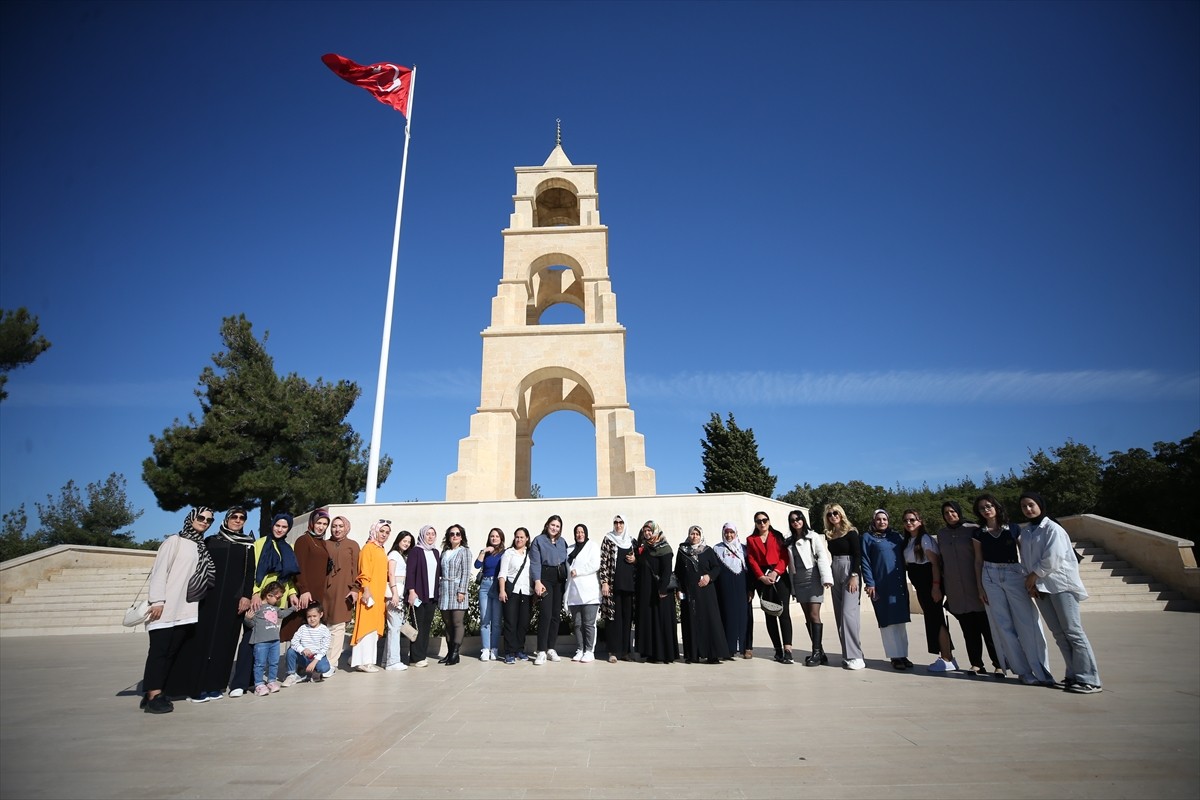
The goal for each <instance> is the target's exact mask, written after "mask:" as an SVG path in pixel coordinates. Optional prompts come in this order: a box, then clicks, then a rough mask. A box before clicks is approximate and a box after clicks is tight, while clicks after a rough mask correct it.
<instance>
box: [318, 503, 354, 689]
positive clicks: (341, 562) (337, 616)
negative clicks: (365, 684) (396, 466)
mask: <svg viewBox="0 0 1200 800" xmlns="http://www.w3.org/2000/svg"><path fill="white" fill-rule="evenodd" d="M325 552H326V553H328V554H329V559H328V561H327V562H326V564H327V566H328V572H327V573H326V575H325V598H324V606H325V624H326V625H327V626H328V627H329V656H328V658H329V673H328V674H327V675H325V677H326V678H328V677H330V676H331V675H333V674H334V673H335V672H337V671H338V669H340V667H341V663H342V651H343V650H344V649H345V648H346V625H348V624H349V623H350V620H352V619H354V607H355V604H356V603H357V602H358V559H359V554H360V552H361V548H360V547H359V546H358V542H356V541H354V540H353V539H351V538H350V520H348V519H346V518H345V517H342V516H337V517H334V518H333V520H331V521H330V523H329V539H328V540H327V541H326V542H325Z"/></svg>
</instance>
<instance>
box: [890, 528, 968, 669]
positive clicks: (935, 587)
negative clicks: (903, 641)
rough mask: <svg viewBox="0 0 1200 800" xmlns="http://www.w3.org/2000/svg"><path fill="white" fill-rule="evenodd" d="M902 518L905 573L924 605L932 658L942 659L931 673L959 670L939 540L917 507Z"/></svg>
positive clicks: (927, 637) (923, 612)
mask: <svg viewBox="0 0 1200 800" xmlns="http://www.w3.org/2000/svg"><path fill="white" fill-rule="evenodd" d="M901 519H902V520H904V541H905V544H904V570H905V572H907V573H908V579H909V581H911V582H912V585H913V589H915V590H916V592H917V602H918V603H920V604H921V617H922V618H923V619H924V621H925V646H926V648H927V649H928V650H929V652H930V654H931V655H936V656H937V657H938V658H937V660H936V661H934V662H933V663H932V664H930V665H929V671H930V672H950V671H952V670H957V669H958V664H956V663H955V662H954V653H953V649H952V648H953V647H954V645H953V644H952V643H951V641H950V629H949V628H947V627H946V612H945V611H944V610H943V609H942V567H941V564H940V563H939V559H938V547H937V541H936V540H935V539H934V538H933V537H932V536H930V535H929V533H928V532H927V531H926V530H925V522H924V521H923V520H922V519H921V513H920V512H919V511H917V510H916V509H915V508H906V509H904V514H903V515H901Z"/></svg>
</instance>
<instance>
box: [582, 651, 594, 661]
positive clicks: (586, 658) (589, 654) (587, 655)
mask: <svg viewBox="0 0 1200 800" xmlns="http://www.w3.org/2000/svg"><path fill="white" fill-rule="evenodd" d="M595 660H596V654H595V653H593V652H592V651H591V650H588V651H587V652H586V653H584V654H583V657H582V658H580V659H579V661H580V663H581V664H587V663H588V662H589V661H595Z"/></svg>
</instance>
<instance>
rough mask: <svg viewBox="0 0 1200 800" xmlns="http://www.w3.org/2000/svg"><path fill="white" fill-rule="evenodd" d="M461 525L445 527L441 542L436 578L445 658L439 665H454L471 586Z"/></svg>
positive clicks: (463, 532)
mask: <svg viewBox="0 0 1200 800" xmlns="http://www.w3.org/2000/svg"><path fill="white" fill-rule="evenodd" d="M467 548H468V545H467V531H466V529H465V528H463V526H462V525H458V524H455V525H451V526H450V527H449V528H446V535H445V537H443V539H442V566H441V571H440V573H439V575H438V590H437V593H438V595H437V596H438V608H439V609H440V610H441V612H442V625H443V627H445V629H446V656H445V658H440V659H438V663H439V664H445V665H446V666H451V667H452V666H454V665H455V664H457V663H458V662H459V654H458V651H459V650H460V649H461V648H462V643H463V637H464V636H465V635H466V617H467V606H468V601H467V589H468V588H470V584H471V551H470V550H469V549H467Z"/></svg>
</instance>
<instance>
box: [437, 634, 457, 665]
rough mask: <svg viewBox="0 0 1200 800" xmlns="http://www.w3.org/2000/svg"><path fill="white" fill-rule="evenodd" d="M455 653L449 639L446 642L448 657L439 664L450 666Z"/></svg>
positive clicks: (444, 657)
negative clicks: (451, 657)
mask: <svg viewBox="0 0 1200 800" xmlns="http://www.w3.org/2000/svg"><path fill="white" fill-rule="evenodd" d="M453 652H454V645H452V644H450V641H449V639H447V641H446V655H444V656H442V657H441V658H439V659H438V663H439V664H449V663H450V654H451V653H453Z"/></svg>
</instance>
